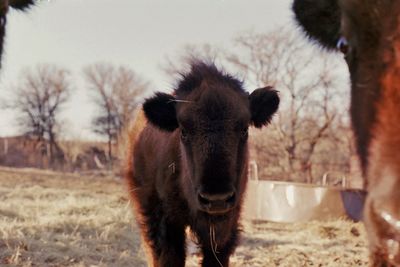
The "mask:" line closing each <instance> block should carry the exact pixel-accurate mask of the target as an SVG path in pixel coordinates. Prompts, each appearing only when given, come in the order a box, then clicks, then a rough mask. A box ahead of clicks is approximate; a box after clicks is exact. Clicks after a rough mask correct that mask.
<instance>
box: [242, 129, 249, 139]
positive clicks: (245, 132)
mask: <svg viewBox="0 0 400 267" xmlns="http://www.w3.org/2000/svg"><path fill="white" fill-rule="evenodd" d="M240 136H241V137H242V138H243V139H246V138H247V137H248V136H249V128H246V129H243V130H242V131H241V135H240Z"/></svg>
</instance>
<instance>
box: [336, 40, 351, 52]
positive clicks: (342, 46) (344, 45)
mask: <svg viewBox="0 0 400 267" xmlns="http://www.w3.org/2000/svg"><path fill="white" fill-rule="evenodd" d="M336 47H337V49H339V51H340V52H342V53H343V54H347V53H348V52H349V42H348V41H347V39H346V38H345V37H343V36H342V37H340V38H339V40H338V42H337V44H336Z"/></svg>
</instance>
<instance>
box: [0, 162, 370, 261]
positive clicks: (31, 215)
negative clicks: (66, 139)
mask: <svg viewBox="0 0 400 267" xmlns="http://www.w3.org/2000/svg"><path fill="white" fill-rule="evenodd" d="M133 221H134V220H133V218H132V215H131V208H130V206H129V203H128V199H127V197H126V193H125V188H124V186H123V182H122V181H121V180H118V179H115V178H112V177H101V178H99V177H79V176H76V175H65V174H59V173H52V172H42V171H32V170H28V171H20V170H13V169H3V168H0V265H1V266H75V267H78V266H79V267H80V266H82V267H83V266H85V267H86V266H88V267H91V266H93V267H94V266H117V267H119V266H121V267H123V266H134V267H141V266H146V264H145V256H144V253H143V250H142V249H141V246H140V237H139V233H138V230H137V228H136V227H134V223H133ZM244 230H245V232H244V233H243V238H242V242H241V245H240V246H239V247H238V248H237V251H236V253H235V254H234V255H233V256H232V266H236V267H239V266H252V267H253V266H254V267H259V266H288V267H289V266H290V267H292V266H340V267H342V266H367V258H368V255H367V249H366V237H365V231H364V228H363V226H362V224H360V223H352V222H348V221H343V220H337V221H331V222H310V223H298V224H277V223H256V224H252V225H250V224H246V225H245V227H244ZM198 262H199V258H198V257H197V256H195V255H192V256H189V257H188V264H187V266H190V267H191V266H198Z"/></svg>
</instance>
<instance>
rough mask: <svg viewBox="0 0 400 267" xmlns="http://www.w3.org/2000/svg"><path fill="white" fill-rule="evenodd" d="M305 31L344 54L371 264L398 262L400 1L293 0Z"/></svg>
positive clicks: (399, 207) (399, 213)
mask: <svg viewBox="0 0 400 267" xmlns="http://www.w3.org/2000/svg"><path fill="white" fill-rule="evenodd" d="M293 10H294V12H295V14H296V19H297V20H298V22H299V24H300V26H301V27H302V28H303V29H304V30H305V32H306V33H307V35H308V36H309V37H310V38H311V39H313V40H316V41H317V42H318V43H320V44H321V45H322V46H324V47H327V48H329V49H331V50H333V49H336V48H338V49H339V50H340V51H342V52H343V53H344V55H345V60H346V62H347V64H348V66H349V71H350V78H351V85H352V89H351V108H350V111H351V118H352V124H353V129H354V132H355V136H356V142H357V150H358V154H359V157H360V159H361V165H362V169H363V174H364V177H365V181H366V185H367V189H368V197H367V203H366V207H365V213H364V219H365V223H366V227H367V232H368V234H369V239H370V245H371V250H372V252H373V253H372V256H373V265H374V266H380V264H381V263H380V261H382V262H383V263H382V264H385V263H386V262H389V264H394V265H396V266H398V265H400V194H399V190H400V156H399V151H400V138H399V133H400V57H399V55H400V1H390V0H295V1H294V4H293Z"/></svg>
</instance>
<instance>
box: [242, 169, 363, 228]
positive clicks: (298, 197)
mask: <svg viewBox="0 0 400 267" xmlns="http://www.w3.org/2000/svg"><path fill="white" fill-rule="evenodd" d="M250 173H251V174H252V175H250V179H249V183H248V187H247V192H246V198H245V201H244V207H243V208H244V209H243V217H244V218H245V219H248V220H262V221H272V222H304V221H309V220H330V219H335V218H349V219H352V220H354V221H359V220H361V219H362V211H363V206H364V201H365V196H366V192H365V191H364V190H361V189H348V188H345V187H338V186H329V185H326V176H325V178H324V179H323V180H324V182H323V185H312V184H303V183H292V182H278V181H263V180H259V179H258V175H257V165H256V164H255V163H254V162H252V163H251V171H250ZM343 184H344V183H343Z"/></svg>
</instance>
